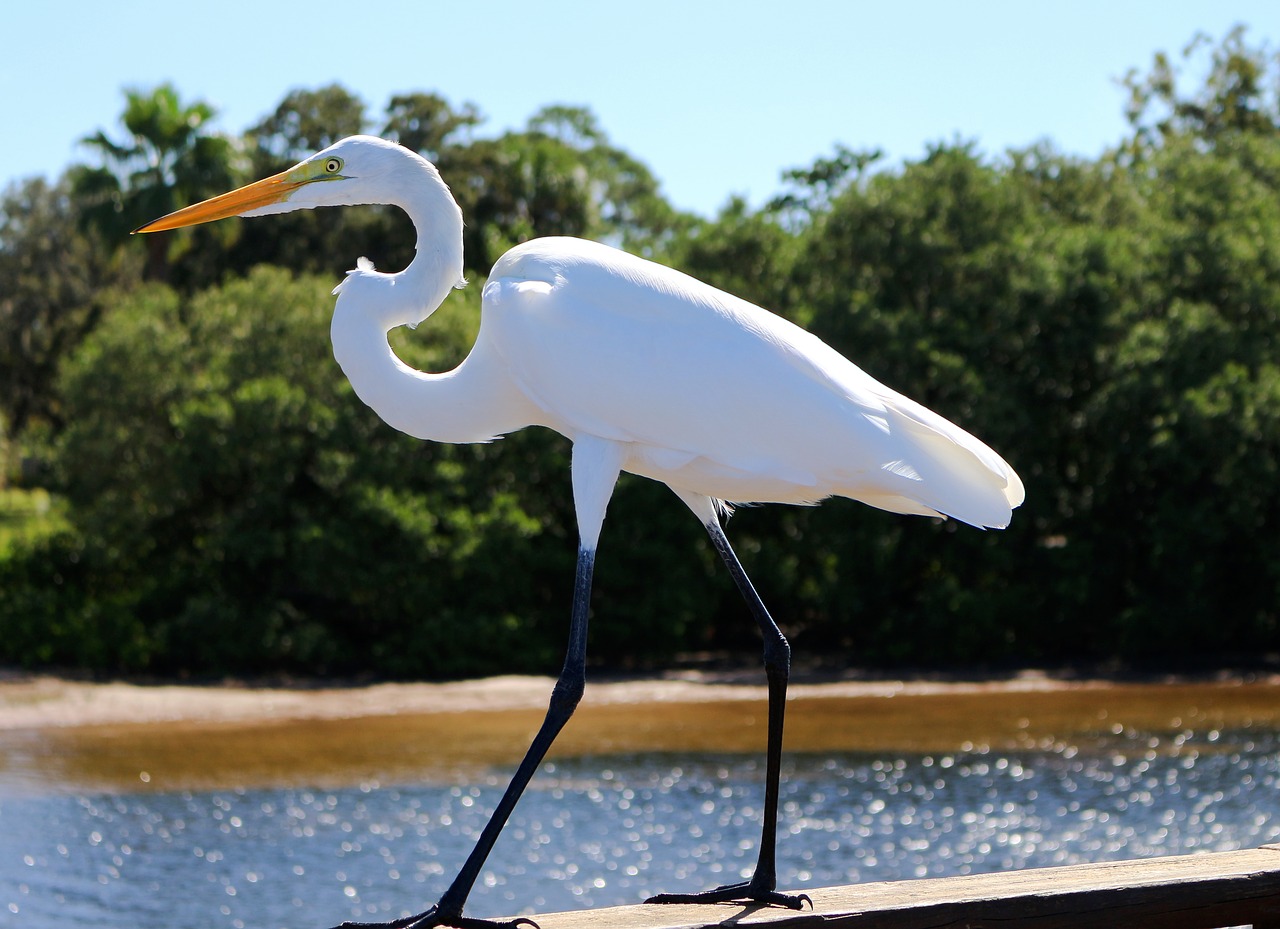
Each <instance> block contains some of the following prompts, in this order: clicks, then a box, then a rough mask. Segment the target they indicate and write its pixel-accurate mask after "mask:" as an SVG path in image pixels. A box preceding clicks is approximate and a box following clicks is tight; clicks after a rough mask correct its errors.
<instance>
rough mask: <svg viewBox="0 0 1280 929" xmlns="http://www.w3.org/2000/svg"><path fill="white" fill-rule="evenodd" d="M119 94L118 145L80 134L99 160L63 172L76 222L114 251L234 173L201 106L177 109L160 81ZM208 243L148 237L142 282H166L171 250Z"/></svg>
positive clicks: (209, 235)
mask: <svg viewBox="0 0 1280 929" xmlns="http://www.w3.org/2000/svg"><path fill="white" fill-rule="evenodd" d="M125 97H126V104H125V110H124V114H123V115H122V116H121V120H120V121H121V123H122V124H123V126H124V129H125V132H126V133H127V134H128V136H127V138H126V140H125V141H123V142H117V141H114V140H112V139H111V138H110V137H109V136H108V135H107V134H106V133H105V132H102V131H101V130H99V131H98V132H95V133H94V134H93V135H90V136H87V137H86V138H84V139H83V140H82V142H83V144H84V145H85V146H87V147H89V148H90V149H92V150H93V151H95V152H96V154H97V156H98V158H99V159H100V160H101V162H102V163H101V164H100V165H96V166H90V165H80V166H78V167H75V168H73V169H72V170H71V171H70V172H69V178H70V182H71V193H72V197H73V198H74V199H75V200H76V202H77V203H78V204H79V207H80V216H81V219H82V221H83V224H84V225H85V227H86V228H88V229H92V230H94V231H95V232H97V233H98V234H99V235H101V237H102V239H103V241H105V242H107V243H110V244H111V245H113V246H115V247H124V245H125V243H126V242H127V239H128V235H129V233H130V232H131V231H132V230H134V229H136V228H138V227H139V226H141V225H142V224H143V223H146V222H149V221H150V220H152V219H155V218H157V217H160V216H163V215H165V214H166V213H171V212H173V211H174V210H176V209H178V208H179V207H181V206H185V205H187V204H188V203H194V202H196V201H198V200H203V199H205V198H206V197H211V196H213V195H214V194H217V193H221V192H222V191H224V190H227V189H228V188H229V187H230V186H231V184H232V181H233V178H234V176H235V175H234V172H233V164H232V162H233V155H234V150H233V148H232V145H231V142H230V140H228V139H227V138H225V137H223V136H219V135H213V134H211V133H210V132H209V124H210V122H211V121H212V120H213V117H214V110H213V108H212V107H211V106H209V105H208V104H207V103H204V102H202V101H197V102H195V103H190V104H184V103H183V102H182V100H181V99H180V98H179V96H178V92H177V91H176V90H174V88H173V87H171V86H170V85H168V84H162V85H160V86H159V87H157V88H155V89H154V90H151V91H150V92H144V91H141V90H130V91H127V92H126V93H125ZM215 241H216V235H215V234H214V233H213V232H211V231H210V230H207V229H201V230H188V231H187V232H185V233H184V234H183V235H182V236H179V237H169V238H155V237H151V238H148V239H147V240H146V242H147V246H146V247H147V264H146V275H147V277H148V278H149V279H150V280H157V281H163V280H167V279H168V278H169V273H170V261H171V258H172V256H171V251H183V250H187V249H191V248H208V247H209V245H210V243H211V242H215ZM175 243H176V244H175ZM193 243H194V244H193Z"/></svg>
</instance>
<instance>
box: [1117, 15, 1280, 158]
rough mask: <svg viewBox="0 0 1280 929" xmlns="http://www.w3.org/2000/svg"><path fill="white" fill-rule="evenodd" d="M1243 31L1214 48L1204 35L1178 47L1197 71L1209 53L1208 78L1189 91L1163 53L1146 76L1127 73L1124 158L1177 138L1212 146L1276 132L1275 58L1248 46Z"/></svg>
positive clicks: (1278, 90)
mask: <svg viewBox="0 0 1280 929" xmlns="http://www.w3.org/2000/svg"><path fill="white" fill-rule="evenodd" d="M1246 32H1247V30H1246V29H1245V27H1244V26H1236V27H1235V28H1233V29H1232V30H1231V31H1230V32H1228V33H1227V35H1226V36H1225V37H1224V38H1223V40H1222V41H1221V42H1220V43H1219V44H1218V45H1216V46H1215V45H1213V43H1212V40H1211V39H1210V38H1209V36H1207V35H1205V34H1204V33H1197V34H1196V36H1195V37H1194V38H1193V39H1192V40H1191V42H1190V43H1188V44H1187V46H1186V47H1185V48H1183V50H1182V59H1183V61H1184V62H1185V63H1186V64H1188V65H1193V66H1196V67H1197V68H1198V67H1199V61H1198V59H1199V58H1200V57H1201V56H1202V55H1203V54H1204V53H1205V52H1206V50H1207V51H1208V55H1209V63H1208V75H1207V76H1206V77H1205V80H1204V83H1203V85H1201V86H1200V87H1198V88H1197V89H1195V90H1194V91H1192V92H1191V93H1186V92H1184V91H1183V89H1182V87H1181V86H1180V83H1181V81H1180V77H1181V75H1180V73H1179V69H1178V68H1177V67H1176V66H1175V65H1174V64H1173V62H1172V61H1171V60H1170V58H1169V56H1168V55H1167V54H1166V53H1164V52H1159V53H1157V54H1156V56H1155V59H1154V61H1153V63H1152V66H1151V70H1150V71H1149V72H1147V73H1146V74H1140V73H1139V72H1138V71H1136V70H1132V71H1130V72H1129V73H1128V74H1127V75H1125V78H1124V81H1123V84H1124V86H1125V88H1126V89H1127V90H1128V91H1129V100H1128V103H1127V105H1126V107H1125V116H1126V117H1127V118H1128V120H1129V124H1130V125H1131V126H1132V127H1133V129H1134V135H1133V138H1132V139H1131V140H1130V141H1129V142H1128V143H1127V145H1126V148H1127V150H1128V152H1129V154H1130V155H1132V156H1135V157H1137V156H1140V155H1141V153H1142V152H1143V151H1144V150H1148V149H1150V148H1151V147H1152V146H1154V145H1158V144H1160V143H1162V142H1165V141H1167V140H1169V139H1170V138H1173V137H1177V136H1187V137H1193V138H1195V139H1197V140H1198V141H1199V142H1200V143H1201V144H1203V145H1209V146H1212V145H1214V144H1216V143H1217V142H1218V141H1219V140H1220V139H1222V138H1224V137H1226V136H1229V135H1232V134H1236V133H1261V134H1264V135H1275V134H1276V133H1277V132H1278V131H1280V87H1278V86H1277V83H1276V74H1275V73H1274V72H1273V69H1275V68H1276V67H1277V65H1280V54H1277V53H1274V52H1271V51H1269V50H1268V49H1267V48H1266V47H1265V46H1250V45H1249V44H1248V43H1247V42H1246V41H1245V36H1246Z"/></svg>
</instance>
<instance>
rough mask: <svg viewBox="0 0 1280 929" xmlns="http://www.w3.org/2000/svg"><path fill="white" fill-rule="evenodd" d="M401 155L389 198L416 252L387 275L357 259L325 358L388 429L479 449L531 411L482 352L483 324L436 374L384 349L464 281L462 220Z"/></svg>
mask: <svg viewBox="0 0 1280 929" xmlns="http://www.w3.org/2000/svg"><path fill="white" fill-rule="evenodd" d="M405 154H406V159H405V166H404V170H403V171H397V172H396V174H397V176H396V177H395V178H394V183H393V184H392V185H391V189H393V190H394V191H395V193H394V194H392V195H390V196H389V197H388V200H389V202H391V203H392V204H393V205H395V206H398V207H400V208H401V209H403V210H404V211H405V212H406V213H408V214H409V218H410V219H412V220H413V225H414V228H415V229H416V230H417V233H418V243H417V252H416V254H415V256H414V259H413V261H412V262H410V264H409V266H408V267H407V268H405V269H404V270H403V271H400V272H399V273H396V274H383V273H380V272H378V271H375V270H373V267H372V265H370V264H369V263H368V262H366V261H364V260H363V259H362V260H361V262H360V266H359V267H358V268H357V270H355V271H350V272H348V273H347V278H346V280H344V281H343V282H342V283H341V284H339V285H338V287H337V288H336V289H335V291H334V292H335V293H336V294H337V295H338V300H337V304H336V306H335V307H334V313H333V323H332V326H331V327H330V337H331V340H332V342H333V354H334V357H335V358H336V359H337V361H338V364H339V365H340V366H341V367H342V370H343V373H344V374H346V376H347V379H348V380H349V381H350V382H351V386H352V387H353V388H354V389H355V392H356V395H357V396H359V397H360V399H361V400H362V401H364V403H365V404H367V405H368V406H369V407H371V408H372V409H373V411H374V412H376V413H377V414H378V416H380V417H381V418H382V419H383V421H385V422H386V423H387V424H388V425H390V426H393V427H395V428H396V429H399V430H400V431H401V432H405V433H408V434H409V435H412V436H416V437H417V438H420V439H430V440H434V441H438V442H487V441H489V440H491V439H493V438H495V437H497V436H500V435H502V434H504V433H507V432H511V431H513V430H515V429H519V428H521V427H523V426H526V425H529V424H530V423H531V422H533V421H534V419H533V418H532V417H533V415H534V413H533V410H532V408H531V406H530V404H529V403H528V401H527V400H526V399H525V397H524V395H523V393H521V392H520V391H519V390H518V389H517V388H516V387H515V386H514V385H513V384H512V383H511V380H510V378H509V377H508V376H507V374H506V371H505V369H503V367H502V366H501V365H500V364H495V363H494V358H493V355H492V354H491V353H490V352H488V351H486V350H485V349H484V345H485V338H484V327H483V324H482V325H481V333H480V337H479V338H478V339H477V341H476V345H475V346H473V348H472V350H471V354H470V355H469V356H468V357H467V359H466V360H465V361H464V362H463V363H462V364H460V365H459V366H458V367H457V368H455V369H454V370H453V371H450V372H447V373H445V374H427V373H424V372H422V371H416V370H414V369H413V368H411V367H409V366H408V365H406V364H405V363H404V362H403V361H401V360H400V359H399V358H398V357H396V355H395V353H394V352H393V351H392V350H391V347H390V345H389V344H388V343H387V333H388V332H390V331H391V330H392V329H394V328H396V327H397V326H402V325H410V326H414V325H417V324H418V323H419V322H421V321H423V320H425V319H426V318H427V317H429V316H430V315H431V314H432V313H434V312H435V311H436V309H437V308H438V307H439V306H440V304H441V303H442V302H444V298H445V297H446V296H448V294H449V291H451V290H452V289H453V288H455V287H459V286H462V284H463V283H464V281H463V279H462V212H461V211H460V210H459V209H458V205H457V204H456V203H455V202H454V199H453V196H452V195H451V194H450V193H449V188H448V187H446V186H445V184H444V182H443V181H442V180H441V179H440V175H439V174H438V173H437V172H436V170H435V168H434V167H433V166H432V165H430V164H429V163H428V162H426V161H424V160H423V159H421V158H419V157H418V156H417V155H413V154H412V153H409V152H408V151H407V150H405Z"/></svg>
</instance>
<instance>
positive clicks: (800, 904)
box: [645, 883, 813, 910]
mask: <svg viewBox="0 0 1280 929" xmlns="http://www.w3.org/2000/svg"><path fill="white" fill-rule="evenodd" d="M645 903H759V904H762V905H764V906H782V907H786V908H787V909H789V910H802V909H804V905H805V904H806V903H807V904H809V909H813V899H812V898H811V897H810V896H809V895H808V894H783V893H778V892H777V891H776V890H765V889H763V888H755V887H752V886H751V884H750V883H744V884H726V885H725V886H724V887H717V888H716V889H715V890H707V891H703V892H702V893H696V894H657V895H655V896H652V897H650V898H649V899H648V900H646V901H645Z"/></svg>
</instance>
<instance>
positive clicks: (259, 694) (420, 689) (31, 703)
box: [0, 671, 1280, 730]
mask: <svg viewBox="0 0 1280 929" xmlns="http://www.w3.org/2000/svg"><path fill="white" fill-rule="evenodd" d="M760 677H762V675H760V674H748V673H746V672H741V673H739V672H733V673H724V674H717V673H714V672H701V671H687V672H668V673H666V674H662V675H653V676H647V677H635V678H605V679H602V680H589V681H588V688H587V695H586V698H585V702H587V703H590V704H593V705H597V706H609V705H618V704H645V703H668V704H679V703H709V702H736V701H744V700H747V701H759V700H764V699H765V696H766V692H765V688H764V685H763V682H762V681H761V682H759V683H753V681H759V680H760ZM1191 682H1195V683H1199V684H1205V685H1209V686H1214V685H1220V686H1224V687H1232V686H1244V685H1246V684H1248V685H1251V686H1274V687H1277V688H1280V673H1275V672H1269V671H1268V672H1221V673H1218V674H1212V675H1207V674H1201V675H1164V676H1156V675H1140V676H1120V677H1115V678H1111V677H1105V676H1099V677H1084V676H1075V675H1056V674H1050V673H1046V672H1042V671H1023V672H1020V673H1016V674H1011V675H1004V676H1000V677H998V678H994V679H987V680H982V679H974V680H964V679H951V678H938V677H935V676H929V677H926V678H916V679H910V678H908V679H903V680H893V679H843V680H831V679H818V678H816V677H815V676H813V675H800V676H798V678H797V680H795V681H793V683H792V686H791V690H790V697H791V699H793V700H803V699H812V698H826V697H830V698H849V697H866V698H875V697H894V696H924V695H931V694H932V695H942V694H954V695H961V694H979V693H984V694H993V695H994V694H998V693H1010V694H1012V693H1028V692H1050V691H1080V690H1105V689H1121V688H1130V687H1145V686H1152V685H1160V684H1187V683H1191ZM553 684H554V680H553V679H552V678H550V677H541V676H531V675H506V676H500V677H490V678H483V679H478V680H467V681H450V682H446V683H375V684H364V685H352V686H332V685H328V684H323V683H319V682H308V683H306V684H304V685H298V686H257V685H248V684H240V683H233V684H216V685H188V684H155V685H150V684H136V683H123V682H111V683H91V682H85V681H77V680H71V679H67V678H61V677H55V676H51V675H38V674H35V675H26V674H17V673H9V674H6V675H2V676H0V730H16V729H47V728H67V727H79V726H100V725H127V724H135V723H138V724H145V723H173V722H188V723H201V722H205V723H211V724H224V723H259V722H270V721H280V720H294V719H296V720H304V719H305V720H327V719H354V718H361V717H375V716H396V715H401V714H432V713H466V712H485V711H499V712H500V711H510V710H526V709H541V708H544V707H545V706H546V703H547V699H548V696H549V694H550V692H551V688H552V686H553Z"/></svg>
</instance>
